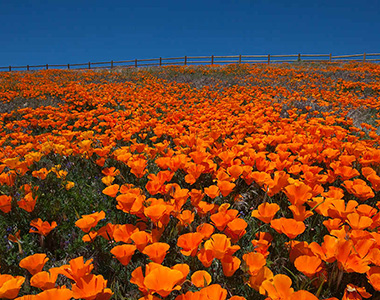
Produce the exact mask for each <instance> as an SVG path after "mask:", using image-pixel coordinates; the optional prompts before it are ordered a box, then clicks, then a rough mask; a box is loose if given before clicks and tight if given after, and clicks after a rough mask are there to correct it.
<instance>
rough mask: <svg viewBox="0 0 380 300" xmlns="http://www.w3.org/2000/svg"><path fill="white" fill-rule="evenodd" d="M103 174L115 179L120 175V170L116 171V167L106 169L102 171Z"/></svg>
mask: <svg viewBox="0 0 380 300" xmlns="http://www.w3.org/2000/svg"><path fill="white" fill-rule="evenodd" d="M102 173H103V174H104V175H106V176H112V177H115V176H117V175H119V174H120V170H118V169H116V168H115V167H110V168H105V169H103V170H102Z"/></svg>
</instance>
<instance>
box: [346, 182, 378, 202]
mask: <svg viewBox="0 0 380 300" xmlns="http://www.w3.org/2000/svg"><path fill="white" fill-rule="evenodd" d="M343 186H344V187H345V188H346V190H347V191H348V192H349V193H350V194H352V195H354V196H356V197H358V198H359V199H360V200H361V201H365V200H367V199H370V198H373V197H375V194H374V193H373V191H372V189H371V188H370V187H369V186H368V185H367V183H366V182H365V181H364V180H361V179H355V180H354V181H350V180H346V181H344V182H343Z"/></svg>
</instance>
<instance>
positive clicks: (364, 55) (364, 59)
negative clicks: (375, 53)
mask: <svg viewBox="0 0 380 300" xmlns="http://www.w3.org/2000/svg"><path fill="white" fill-rule="evenodd" d="M363 62H365V52H364V54H363Z"/></svg>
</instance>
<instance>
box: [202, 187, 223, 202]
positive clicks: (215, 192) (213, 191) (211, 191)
mask: <svg viewBox="0 0 380 300" xmlns="http://www.w3.org/2000/svg"><path fill="white" fill-rule="evenodd" d="M204 192H205V194H206V195H207V196H209V197H210V198H211V199H215V198H216V197H218V196H219V194H220V191H219V188H218V186H217V185H210V186H209V187H206V188H204Z"/></svg>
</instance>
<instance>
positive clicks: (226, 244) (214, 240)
mask: <svg viewBox="0 0 380 300" xmlns="http://www.w3.org/2000/svg"><path fill="white" fill-rule="evenodd" d="M230 240H231V239H230V238H227V236H226V235H224V234H219V233H217V234H213V235H212V236H211V238H210V239H209V240H207V241H206V242H205V244H204V248H205V249H206V250H211V251H212V253H213V256H214V257H215V258H217V259H220V260H223V258H224V256H226V255H229V256H231V255H233V254H234V253H235V252H236V251H237V250H239V249H240V246H237V245H235V246H232V245H231V241H230Z"/></svg>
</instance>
